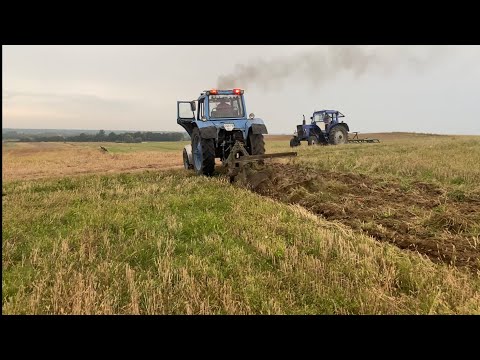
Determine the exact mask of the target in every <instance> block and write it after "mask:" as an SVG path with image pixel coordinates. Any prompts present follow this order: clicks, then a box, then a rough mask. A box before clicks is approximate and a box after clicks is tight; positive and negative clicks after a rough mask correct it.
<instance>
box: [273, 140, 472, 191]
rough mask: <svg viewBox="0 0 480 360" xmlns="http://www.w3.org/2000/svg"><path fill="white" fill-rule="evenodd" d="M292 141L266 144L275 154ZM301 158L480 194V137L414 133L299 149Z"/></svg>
mask: <svg viewBox="0 0 480 360" xmlns="http://www.w3.org/2000/svg"><path fill="white" fill-rule="evenodd" d="M287 149H290V148H289V147H288V142H271V143H267V150H268V151H270V152H280V151H289V150H287ZM295 151H297V152H298V154H299V157H298V162H300V163H301V164H303V165H305V166H311V167H314V168H316V169H325V170H331V171H340V172H354V173H362V174H366V175H369V176H374V177H381V178H385V179H388V180H395V181H405V182H407V183H408V182H409V181H410V180H420V181H426V182H430V183H434V184H436V185H440V186H445V187H447V188H450V189H454V190H458V191H467V192H476V193H480V166H479V165H478V164H480V137H479V136H476V137H467V136H412V137H409V138H403V137H402V138H399V139H398V140H390V141H385V142H382V143H380V144H348V145H344V146H326V147H325V146H320V147H318V146H316V147H310V146H306V144H304V143H302V145H301V146H300V147H297V148H295Z"/></svg>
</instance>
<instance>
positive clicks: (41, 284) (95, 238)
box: [2, 149, 480, 314]
mask: <svg viewBox="0 0 480 360" xmlns="http://www.w3.org/2000/svg"><path fill="white" fill-rule="evenodd" d="M328 151H336V150H328ZM338 151H340V150H338ZM349 151H353V149H352V150H349ZM3 187H4V190H5V192H6V194H7V195H6V196H4V197H2V205H3V210H2V214H3V216H2V238H3V241H2V270H3V271H2V290H3V291H2V313H3V314H23V313H27V314H31V313H46V314H52V313H54V314H62V313H68V314H71V313H75V314H77V313H78V314H81V313H88V314H96V313H99V314H127V313H128V314H137V313H140V314H154V313H155V314H242V313H248V314H273V313H279V314H385V313H391V314H431V313H475V314H480V295H479V294H480V279H479V277H478V276H475V275H472V274H470V273H463V272H460V271H458V270H456V269H452V268H448V267H446V266H444V265H434V264H433V263H431V262H430V261H429V260H427V259H424V258H422V257H420V256H418V255H416V254H413V253H407V252H403V251H401V250H399V249H397V248H395V247H393V246H390V245H387V244H381V243H377V242H375V241H374V240H373V239H371V238H369V237H366V236H364V235H361V234H359V233H355V232H353V231H351V230H350V229H348V228H347V227H344V226H342V225H340V224H337V223H330V222H328V221H325V220H322V219H320V218H318V217H315V216H313V215H312V214H310V213H308V212H307V211H305V210H304V209H302V208H300V207H297V206H292V205H285V204H280V203H276V202H274V201H271V200H268V199H265V198H262V197H260V196H258V195H256V194H253V193H251V192H248V191H246V190H244V189H241V188H237V187H234V186H231V185H230V184H228V182H227V181H226V180H225V179H223V178H221V177H215V178H210V179H208V178H204V177H195V176H192V175H191V174H190V173H187V172H186V171H184V170H181V171H169V172H143V173H136V174H119V175H112V176H101V175H95V176H84V177H77V178H65V179H61V180H39V181H23V182H9V183H5V184H4V185H3Z"/></svg>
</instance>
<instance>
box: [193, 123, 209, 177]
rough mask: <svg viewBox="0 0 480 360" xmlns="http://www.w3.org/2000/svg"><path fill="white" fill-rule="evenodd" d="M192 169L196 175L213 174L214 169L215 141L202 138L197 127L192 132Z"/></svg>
mask: <svg viewBox="0 0 480 360" xmlns="http://www.w3.org/2000/svg"><path fill="white" fill-rule="evenodd" d="M192 159H193V169H194V170H195V172H196V173H197V175H206V176H211V175H213V171H214V170H215V142H214V140H213V139H203V138H202V137H201V136H200V130H198V128H195V129H193V132H192Z"/></svg>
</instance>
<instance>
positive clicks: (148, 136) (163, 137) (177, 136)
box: [3, 130, 185, 143]
mask: <svg viewBox="0 0 480 360" xmlns="http://www.w3.org/2000/svg"><path fill="white" fill-rule="evenodd" d="M9 135H10V136H11V137H10V138H13V136H15V139H17V140H18V141H22V142H27V141H48V142H60V141H61V142H65V141H68V142H106V141H108V142H126V143H141V142H143V141H182V140H184V139H185V135H184V134H183V133H181V132H170V133H154V132H151V131H147V132H141V131H136V132H132V133H120V134H116V133H114V132H113V131H112V132H110V133H109V134H108V135H107V134H106V133H105V130H100V131H99V132H98V133H96V134H86V133H81V134H80V135H76V136H60V135H46V134H42V135H28V136H26V135H23V134H17V133H15V134H9ZM3 138H6V137H5V136H4V137H3Z"/></svg>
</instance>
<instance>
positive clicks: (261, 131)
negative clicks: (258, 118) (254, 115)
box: [251, 124, 268, 135]
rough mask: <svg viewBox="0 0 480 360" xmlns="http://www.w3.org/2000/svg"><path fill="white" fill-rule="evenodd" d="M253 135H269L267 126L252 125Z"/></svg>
mask: <svg viewBox="0 0 480 360" xmlns="http://www.w3.org/2000/svg"><path fill="white" fill-rule="evenodd" d="M251 129H252V134H255V135H256V134H268V131H267V127H266V126H265V124H252V126H251Z"/></svg>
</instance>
